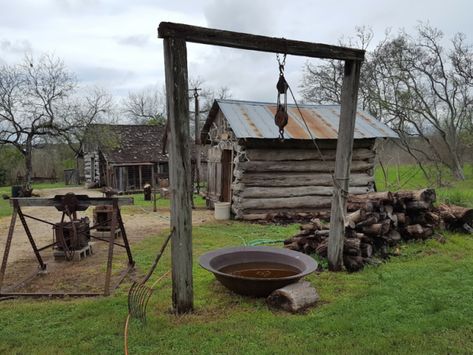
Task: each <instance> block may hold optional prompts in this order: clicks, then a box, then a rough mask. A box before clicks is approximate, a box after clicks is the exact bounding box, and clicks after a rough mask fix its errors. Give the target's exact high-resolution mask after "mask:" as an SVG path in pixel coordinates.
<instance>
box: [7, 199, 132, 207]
mask: <svg viewBox="0 0 473 355" xmlns="http://www.w3.org/2000/svg"><path fill="white" fill-rule="evenodd" d="M115 199H116V200H118V206H124V205H132V204H133V197H112V198H108V197H89V198H88V199H87V200H83V201H79V207H85V206H98V205H112V204H113V201H114V200H115ZM15 202H17V203H18V206H20V207H24V206H30V207H33V206H34V207H49V206H51V207H55V206H59V205H60V204H61V201H58V200H55V199H54V198H44V197H14V198H11V199H10V205H12V206H13V205H14V203H15Z"/></svg>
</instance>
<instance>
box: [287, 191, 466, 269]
mask: <svg viewBox="0 0 473 355" xmlns="http://www.w3.org/2000/svg"><path fill="white" fill-rule="evenodd" d="M435 198H436V195H435V190H433V189H423V190H415V191H399V192H396V193H391V192H373V193H368V194H364V195H353V196H350V197H349V199H348V203H347V209H348V211H349V213H348V214H347V216H346V219H345V241H344V248H343V254H344V256H343V261H344V265H345V268H346V269H347V270H349V271H357V270H360V269H361V268H363V266H364V265H365V264H366V263H369V262H370V261H371V260H372V257H373V256H374V255H377V256H380V257H387V256H388V255H389V254H388V248H389V247H393V246H396V245H397V244H398V243H399V242H401V241H402V240H404V241H407V240H413V239H414V240H423V239H427V238H429V237H432V236H433V235H434V230H435V229H436V228H438V229H445V228H446V229H449V230H455V231H460V230H462V231H467V232H471V231H472V230H473V229H472V227H473V209H468V208H464V207H460V206H451V205H440V206H439V207H437V208H434V206H433V202H435ZM328 228H329V225H328V224H323V223H322V222H321V221H320V219H317V218H314V219H312V220H311V222H310V223H305V224H302V225H301V227H300V232H299V233H298V234H297V235H295V236H293V237H292V238H289V239H287V240H286V241H285V242H284V244H285V247H286V248H289V249H292V250H297V251H301V252H304V253H306V254H313V253H315V254H317V255H319V256H320V257H322V258H326V257H327V248H328V235H329V229H328Z"/></svg>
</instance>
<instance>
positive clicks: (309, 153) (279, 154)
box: [246, 148, 375, 161]
mask: <svg viewBox="0 0 473 355" xmlns="http://www.w3.org/2000/svg"><path fill="white" fill-rule="evenodd" d="M336 152H337V151H336V150H335V149H332V150H323V151H322V155H323V159H322V157H321V155H320V153H319V152H318V151H317V150H316V149H278V150H275V149H247V150H246V156H247V157H248V160H250V161H256V160H261V161H286V160H288V161H293V160H296V161H297V160H335V157H336ZM374 158H375V152H374V151H373V150H371V149H366V148H363V149H355V150H353V156H352V160H365V159H374Z"/></svg>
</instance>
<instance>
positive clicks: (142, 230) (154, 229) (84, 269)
mask: <svg viewBox="0 0 473 355" xmlns="http://www.w3.org/2000/svg"><path fill="white" fill-rule="evenodd" d="M67 192H74V193H75V194H85V195H89V196H96V197H100V196H102V194H101V193H100V192H99V191H97V190H87V189H84V188H80V187H75V188H67V189H66V188H60V189H45V190H40V191H39V193H40V196H41V197H53V196H55V195H62V194H65V193H67ZM23 212H24V213H25V214H29V215H32V216H34V217H37V218H41V219H44V220H47V221H50V222H52V223H56V222H59V221H60V218H61V213H60V212H58V211H57V210H56V209H54V208H51V207H46V208H44V207H27V208H24V209H23ZM92 213H93V212H92V208H89V209H88V210H87V211H85V212H82V213H81V214H80V217H82V216H88V217H89V218H90V220H91V221H92ZM122 216H123V221H124V224H125V229H126V232H127V235H128V239H129V241H130V246H131V249H132V250H133V246H134V245H136V243H137V242H138V241H140V240H142V239H144V238H147V237H150V236H153V235H156V234H158V233H160V232H161V231H162V230H164V229H168V228H169V223H170V222H169V218H170V213H169V211H168V210H164V209H160V210H158V212H152V211H151V210H147V209H145V208H142V207H140V206H130V207H128V208H125V209H123V210H122ZM192 219H193V224H194V225H196V224H201V223H204V222H207V221H210V220H212V219H213V217H212V213H211V211H208V210H203V209H202V210H195V211H193V214H192ZM27 222H28V226H29V227H30V230H31V232H32V234H33V236H34V239H35V242H36V244H37V246H38V247H41V246H44V245H47V244H49V243H51V242H52V241H53V233H52V227H51V226H50V225H48V224H45V223H41V222H38V221H34V220H31V219H28V220H27ZM9 225H10V217H4V218H0V258H2V257H3V250H4V247H5V241H6V237H7V233H8V228H9ZM107 248H108V246H107V245H106V243H102V242H98V243H95V245H94V255H93V256H92V257H91V258H87V259H85V260H84V261H83V262H77V263H70V262H57V261H55V260H54V258H53V251H52V248H50V249H46V250H44V251H43V252H41V255H42V256H43V258H44V259H45V261H46V262H47V263H48V271H49V274H50V275H49V276H48V277H47V279H50V280H49V281H48V282H45V281H46V280H45V278H43V277H41V279H43V280H42V281H41V280H40V281H41V283H40V282H35V283H36V284H37V285H36V287H35V285H34V284H33V286H32V288H30V289H29V291H32V292H33V291H38V290H40V289H41V290H42V289H44V288H46V289H48V288H51V285H52V283H54V282H55V283H57V282H59V283H60V284H62V285H66V284H70V283H71V281H73V282H72V283H73V284H75V285H76V286H77V284H82V286H81V288H84V287H85V289H86V290H87V291H90V290H91V288H94V287H92V283H91V281H90V275H91V274H94V273H96V274H97V273H102V271H103V263H104V261H105V260H106V254H107V250H108V249H107ZM114 252H115V253H114V255H115V257H116V259H117V260H119V259H123V260H122V261H125V260H126V258H125V253H124V250H123V249H121V248H115V251H114ZM89 259H90V260H89ZM114 260H115V259H114ZM34 265H37V262H36V260H35V257H34V254H33V251H32V248H31V245H30V243H29V241H28V239H27V237H26V233H25V232H24V230H23V227H22V225H21V223H20V221H19V220H18V219H17V224H16V227H15V233H14V236H13V240H12V246H11V249H10V254H9V257H8V267H7V277H6V280H5V284H6V285H8V284H11V283H14V282H15V280H16V279H18V278H22V277H24V276H26V275H27V274H28V272H31V270H32V268H34ZM65 269H68V271H67V272H66V270H65ZM59 271H60V275H59V276H58V275H56V276H53V275H54V274H57V272H59ZM78 275H82V276H84V277H81V276H78ZM81 279H83V281H84V282H81ZM99 284H101V283H100V282H99ZM63 289H64V288H63Z"/></svg>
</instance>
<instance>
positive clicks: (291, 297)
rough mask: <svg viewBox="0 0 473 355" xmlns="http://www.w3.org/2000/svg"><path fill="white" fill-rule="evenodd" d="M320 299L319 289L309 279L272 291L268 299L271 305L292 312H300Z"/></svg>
mask: <svg viewBox="0 0 473 355" xmlns="http://www.w3.org/2000/svg"><path fill="white" fill-rule="evenodd" d="M318 300H319V295H318V293H317V290H316V289H315V288H314V287H312V286H311V284H310V283H309V282H307V281H303V282H296V283H294V284H291V285H288V286H285V287H283V288H280V289H278V290H275V291H274V292H273V293H271V294H270V295H269V296H268V298H267V299H266V302H267V304H268V305H269V307H271V308H273V309H282V310H284V311H287V312H291V313H300V312H303V311H305V310H307V309H308V308H309V307H311V306H313V305H315V304H316V303H317V301H318Z"/></svg>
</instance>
